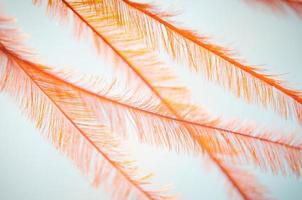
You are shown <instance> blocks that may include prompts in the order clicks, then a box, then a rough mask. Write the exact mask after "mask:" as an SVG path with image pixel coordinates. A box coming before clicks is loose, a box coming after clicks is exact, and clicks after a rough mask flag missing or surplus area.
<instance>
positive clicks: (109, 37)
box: [49, 1, 300, 197]
mask: <svg viewBox="0 0 302 200" xmlns="http://www.w3.org/2000/svg"><path fill="white" fill-rule="evenodd" d="M64 5H65V6H64ZM49 8H50V9H53V10H52V11H51V12H52V14H55V15H61V17H63V19H66V18H68V16H69V15H68V14H69V13H68V9H69V10H70V11H71V13H72V14H73V15H74V16H75V17H76V19H74V21H77V20H78V21H80V22H77V23H78V24H81V25H80V26H79V27H81V28H85V27H86V28H88V29H90V31H91V34H92V36H93V38H94V39H95V43H96V45H97V47H98V48H106V47H107V50H108V49H109V50H111V51H112V52H111V53H112V56H113V57H114V59H113V60H118V61H121V62H122V63H123V65H124V66H128V68H130V69H131V70H132V73H133V72H134V74H136V76H138V77H140V78H141V80H142V81H143V82H144V84H145V85H147V86H148V87H149V89H150V90H151V91H152V92H153V94H155V95H156V96H157V97H158V98H159V99H160V102H161V103H163V104H164V107H165V112H167V113H169V115H172V116H174V117H175V119H178V120H179V119H180V120H182V119H183V117H185V116H182V114H183V113H182V114H179V113H178V112H180V110H181V109H180V108H183V107H182V106H180V105H181V104H175V102H174V103H173V102H172V101H171V100H168V99H166V98H165V97H163V96H162V95H165V94H166V95H167V94H170V93H172V94H175V95H177V96H178V97H179V96H180V94H181V91H186V90H183V88H182V87H171V86H174V85H175V80H173V78H171V77H173V75H171V73H163V70H162V69H166V68H162V64H161V63H159V62H158V60H157V59H155V57H154V55H153V54H151V53H150V51H149V50H148V49H146V48H137V49H133V48H132V47H133V46H134V47H137V45H138V42H137V41H139V38H137V39H135V38H133V34H130V35H129V34H128V35H127V33H125V32H124V31H123V30H120V29H121V25H124V24H119V23H117V21H116V19H115V18H116V15H115V13H114V12H112V10H110V9H109V8H107V7H104V8H102V10H104V12H105V14H104V15H101V14H100V13H98V15H96V14H95V12H94V11H93V10H92V9H91V4H89V5H86V4H83V3H82V2H71V1H56V2H53V1H52V2H51V3H50V4H49ZM78 30H80V29H78ZM134 37H135V36H134ZM100 40H101V41H100ZM104 44H105V45H104ZM102 45H104V46H102ZM134 63H135V64H134ZM142 66H144V67H142ZM151 67H152V69H151ZM156 69H160V70H158V71H157V70H156ZM131 70H130V71H131ZM159 71H160V72H161V73H157V72H159ZM148 72H149V73H148ZM164 72H166V71H164ZM167 72H169V71H167ZM146 74H148V76H146ZM159 74H165V77H163V76H160V77H161V78H160V77H158V75H159ZM170 75H171V76H170ZM171 79H172V80H173V81H172V83H173V84H169V81H171ZM163 83H164V84H163ZM163 90H165V91H167V90H168V91H170V93H169V92H162V91H163ZM160 91H161V92H160ZM167 96H168V95H167ZM182 96H183V94H182ZM147 105H148V104H147ZM174 106H176V107H174ZM99 107H100V106H99ZM185 107H188V108H189V109H191V108H193V106H192V107H191V106H188V104H186V105H185ZM186 111H188V109H186ZM104 113H105V112H104ZM191 113H192V112H190V114H188V113H187V114H188V115H187V116H189V117H192V116H194V115H192V114H191ZM199 114H200V112H199ZM199 114H198V115H199ZM199 116H202V115H199ZM117 118H118V119H121V118H120V116H118V117H117ZM212 123H214V122H213V121H212ZM203 126H204V125H203ZM183 130H185V131H186V132H187V133H188V135H189V137H186V138H190V137H191V138H193V141H194V142H193V143H195V142H196V141H197V142H198V145H200V148H201V149H203V150H205V151H206V152H207V153H208V155H209V156H210V157H211V158H213V159H212V160H213V161H214V162H215V163H216V164H217V165H218V166H219V165H220V163H219V162H217V160H215V159H214V158H215V155H216V153H217V152H218V154H219V153H220V150H219V148H217V147H222V143H221V142H223V140H224V139H225V137H224V136H222V137H220V139H221V140H220V141H219V142H216V143H215V142H212V140H213V138H219V137H216V136H214V134H213V136H211V137H206V135H209V134H201V135H198V132H199V131H198V130H195V128H191V127H189V126H188V125H185V126H184V128H183ZM213 130H214V133H215V132H219V133H220V132H221V131H222V129H221V128H217V127H215V128H214V129H213V128H209V127H207V131H205V130H203V131H204V132H205V133H213ZM182 134H183V133H182ZM178 137H179V136H177V137H176V138H178ZM209 138H210V139H212V140H211V142H212V143H209ZM213 141H215V140H213ZM233 141H236V140H233ZM242 141H243V140H242ZM256 141H258V139H256ZM229 143H230V142H229V141H228V139H225V144H229ZM260 143H262V142H260ZM216 144H218V145H216ZM215 147H216V148H215ZM245 147H246V146H245ZM245 147H244V148H243V149H246V150H247V151H244V152H243V154H240V153H239V154H240V155H246V154H245V153H246V152H250V153H252V155H254V154H255V153H259V152H257V151H255V149H254V148H253V147H252V148H245ZM226 149H229V150H232V151H234V150H235V149H236V148H233V147H229V148H223V151H224V152H225V151H226ZM243 149H240V150H243ZM240 150H239V152H240ZM296 150H297V149H296ZM295 152H298V154H299V152H300V151H299V147H298V151H295ZM262 153H263V152H262ZM262 153H261V156H263V155H264V156H268V155H269V154H268V153H265V154H262ZM237 154H238V153H237ZM295 154H296V153H295ZM258 156H260V155H258ZM258 156H253V158H256V159H255V160H257V164H258V165H259V163H258V162H259V161H261V162H262V165H260V166H269V168H272V169H273V171H275V172H276V171H280V170H281V169H282V168H283V167H281V168H280V165H278V166H277V165H276V164H275V163H274V164H272V163H271V162H272V161H273V160H272V159H271V160H270V162H266V161H265V162H263V160H262V159H258V158H260V157H258ZM257 157H258V158H257ZM247 160H251V159H247ZM281 160H282V159H281ZM281 160H280V161H281ZM290 160H291V159H290ZM287 161H289V160H288V159H287ZM287 161H286V163H288V162H287ZM291 162H292V160H291ZM291 162H290V163H291ZM264 163H266V164H264ZM277 163H279V164H280V163H283V162H277ZM298 163H300V161H298ZM267 164H268V165H267ZM283 164H284V163H283ZM283 164H281V165H283ZM298 165H299V164H298ZM271 166H272V167H271ZM276 166H277V167H276ZM298 168H299V167H298ZM283 169H284V168H283ZM221 171H222V172H223V173H227V172H228V170H221ZM294 171H296V172H298V171H299V170H296V168H295V170H294ZM227 178H229V179H230V181H231V182H232V181H235V179H232V177H231V175H227ZM231 179H232V180H231ZM235 185H236V184H235ZM238 191H239V190H238ZM244 196H245V195H242V197H244Z"/></svg>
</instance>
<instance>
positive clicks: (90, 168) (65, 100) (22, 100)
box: [0, 18, 172, 199]
mask: <svg viewBox="0 0 302 200" xmlns="http://www.w3.org/2000/svg"><path fill="white" fill-rule="evenodd" d="M0 19H1V18H0ZM2 22H3V21H1V20H0V24H1V25H2V24H3V23H2ZM19 40H20V35H19V34H18V31H16V30H15V29H9V28H3V27H1V29H0V58H1V63H0V88H1V91H3V92H7V93H8V94H9V95H10V96H11V97H12V98H13V99H14V100H16V101H17V102H18V103H19V105H20V107H21V109H22V111H23V112H24V113H25V114H27V116H28V117H29V118H30V119H31V120H32V121H34V122H35V125H36V127H37V128H38V129H39V130H40V131H41V132H42V133H43V135H44V136H45V137H46V138H48V139H49V140H50V141H51V142H52V143H53V144H54V146H55V147H56V148H57V149H58V150H59V151H61V152H62V153H63V154H65V155H66V156H68V157H69V158H71V160H73V162H74V163H75V165H76V166H77V167H78V168H79V169H80V170H81V171H82V172H83V173H84V174H85V175H87V176H88V177H89V178H90V179H91V181H92V183H93V184H94V185H95V186H98V185H99V184H100V183H103V184H104V185H105V186H106V188H107V189H108V190H112V199H134V198H135V199H170V198H172V197H170V196H168V195H165V194H164V193H163V191H161V190H154V189H152V188H151V184H150V180H149V178H148V177H150V175H151V174H146V175H144V174H143V173H141V172H140V171H139V170H138V167H137V166H136V165H135V162H134V161H133V160H131V159H129V158H128V154H127V153H126V152H125V148H124V147H123V145H122V142H121V141H120V139H119V138H118V137H115V136H113V135H112V134H111V133H110V132H109V129H108V128H106V127H105V126H104V125H102V124H100V123H99V122H98V121H97V120H96V116H95V112H94V111H93V110H91V109H89V108H90V107H89V106H87V104H86V102H85V101H84V98H83V97H82V94H81V91H79V90H76V89H75V88H73V87H72V85H70V84H68V83H65V82H64V81H63V80H60V79H58V78H56V76H55V75H53V74H51V73H49V72H47V71H49V70H50V68H47V67H44V66H40V65H37V64H34V63H32V62H29V61H27V60H26V58H28V57H31V55H28V54H27V52H29V51H28V50H27V49H26V48H24V47H22V45H21V44H20V41H19Z"/></svg>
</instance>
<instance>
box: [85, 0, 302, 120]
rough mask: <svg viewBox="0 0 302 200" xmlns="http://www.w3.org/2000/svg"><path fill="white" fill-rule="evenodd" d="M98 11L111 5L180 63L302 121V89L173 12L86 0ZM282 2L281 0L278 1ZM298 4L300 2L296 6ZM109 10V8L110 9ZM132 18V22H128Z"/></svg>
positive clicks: (121, 0) (117, 0)
mask: <svg viewBox="0 0 302 200" xmlns="http://www.w3.org/2000/svg"><path fill="white" fill-rule="evenodd" d="M83 2H85V3H86V4H90V6H91V5H94V6H91V7H93V8H96V10H97V12H98V13H101V12H102V11H104V9H103V8H104V7H105V6H106V5H108V6H107V7H109V8H108V9H110V8H111V10H110V11H111V12H114V13H115V15H116V16H117V19H118V20H119V23H120V24H127V26H126V27H128V29H127V30H128V31H132V32H135V34H140V35H141V37H142V38H144V40H145V42H146V44H148V46H149V47H151V48H154V49H157V50H158V49H162V46H164V47H165V48H164V49H165V51H166V52H167V53H168V54H169V55H170V56H171V57H172V58H173V59H174V60H175V61H176V62H178V63H185V64H187V65H188V66H190V69H191V70H193V71H197V72H199V73H200V74H201V75H202V76H204V77H205V78H206V79H208V80H211V81H214V82H215V83H217V84H219V85H221V86H223V87H225V88H226V89H228V90H229V91H231V92H233V93H234V94H235V95H236V96H237V97H241V98H243V99H244V100H246V101H247V102H249V103H252V102H253V103H257V104H262V105H263V106H265V107H268V106H270V107H272V108H273V109H274V110H275V111H276V112H278V113H279V114H280V115H281V116H283V117H284V118H286V119H287V118H293V119H296V120H297V121H298V122H300V123H302V105H301V104H302V97H301V92H300V91H296V90H293V89H289V88H288V87H286V84H285V83H284V81H282V80H280V79H279V78H278V77H276V76H273V75H269V74H264V73H262V71H263V69H261V68H258V67H254V66H249V65H246V64H244V63H242V62H240V61H239V60H237V59H235V58H234V56H232V55H231V54H230V53H229V52H230V51H229V50H226V49H225V48H222V47H219V46H217V45H214V44H211V43H210V42H209V41H208V40H207V39H206V37H203V36H200V35H198V34H197V33H196V32H195V31H191V30H186V29H182V28H179V27H177V26H176V25H174V23H173V22H172V20H170V19H169V17H171V16H172V15H171V14H169V13H167V12H160V11H159V9H158V8H156V7H155V6H153V5H151V4H141V3H135V2H132V1H129V0H102V1H98V0H87V1H83ZM278 2H279V1H278ZM297 8H298V6H297ZM106 12H109V11H108V10H107V11H106ZM129 22H130V23H129Z"/></svg>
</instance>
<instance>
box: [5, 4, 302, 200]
mask: <svg viewBox="0 0 302 200" xmlns="http://www.w3.org/2000/svg"><path fill="white" fill-rule="evenodd" d="M243 1H244V0H228V1H223V0H198V1H197V0H196V1H192V0H191V1H188V0H174V1H173V0H167V1H164V2H161V3H162V4H164V5H163V8H165V9H167V10H175V9H176V10H181V11H182V13H183V14H182V15H181V16H179V17H177V19H178V21H182V22H183V24H184V25H186V26H187V27H193V28H194V29H196V30H198V31H199V32H200V33H204V34H206V35H210V36H212V37H213V40H214V39H215V40H214V41H215V42H217V43H219V44H223V45H225V46H229V47H232V48H234V49H236V50H237V51H238V52H240V55H241V57H242V58H245V60H246V61H248V63H252V64H261V65H265V68H266V69H269V72H272V73H273V74H284V75H283V79H285V80H287V81H289V82H290V85H291V86H292V87H294V88H298V89H299V88H300V89H302V79H301V77H302V71H301V67H302V59H301V56H302V39H301V36H302V19H299V18H298V17H296V16H295V15H294V14H292V13H289V14H288V15H277V14H274V13H272V12H271V11H270V10H269V9H265V8H262V7H250V6H248V5H247V4H245V3H244V2H243ZM0 12H1V13H2V12H4V13H6V14H8V15H10V16H14V17H17V19H18V22H17V23H18V26H19V27H20V28H21V29H22V30H23V31H24V32H25V33H28V34H29V35H30V38H29V40H28V45H29V46H31V47H33V48H35V49H36V52H37V53H38V56H39V58H40V60H41V62H43V63H45V64H48V65H51V66H56V67H72V68H77V69H79V70H84V71H87V72H97V71H98V69H99V65H103V62H102V61H101V60H100V58H99V57H98V56H96V54H95V52H94V50H93V48H91V45H90V44H87V43H85V42H84V41H80V42H75V38H74V34H73V32H72V30H71V28H70V27H69V26H66V25H64V26H62V25H61V24H60V23H57V21H56V20H51V19H49V17H47V16H46V15H45V8H44V7H34V6H32V4H31V1H30V0H0ZM196 89H198V91H202V92H201V94H200V95H201V96H202V97H203V98H202V103H203V104H204V105H205V106H207V107H208V109H209V110H210V111H211V112H213V113H216V114H219V115H222V116H224V117H226V118H230V117H240V118H242V117H244V118H246V119H250V120H253V121H256V122H258V123H259V124H262V125H267V126H269V127H272V126H274V127H278V128H280V129H282V130H294V129H295V130H298V131H297V134H300V135H301V134H302V132H301V129H300V128H299V127H298V126H296V125H295V123H293V122H284V121H283V120H281V119H280V118H279V117H278V116H277V115H275V114H274V113H273V112H271V111H267V110H264V109H262V108H259V107H257V106H251V105H246V104H245V103H243V102H241V101H238V100H236V99H235V98H233V97H232V96H227V93H226V92H224V91H223V90H221V89H217V88H216V90H212V86H208V85H206V86H203V87H202V89H200V88H196ZM221 99H223V101H222V100H221ZM133 151H134V154H135V157H137V158H138V159H139V160H140V162H141V165H142V166H145V167H147V168H149V169H150V170H152V171H155V172H156V174H157V176H158V178H157V179H156V180H157V182H159V183H160V184H167V183H173V184H174V191H175V193H179V194H180V195H181V197H183V199H221V200H223V199H227V192H226V191H227V189H226V187H225V185H226V184H225V182H224V178H223V176H222V175H221V174H220V173H219V172H217V171H216V169H215V167H214V166H213V165H211V164H207V163H209V161H208V160H207V159H204V160H203V159H200V158H196V157H195V158H194V157H190V156H184V155H180V156H179V155H176V154H174V153H169V152H160V151H158V150H156V149H153V148H151V147H147V148H146V147H145V148H143V147H140V148H139V150H138V149H135V148H134V150H133ZM0 161H1V162H0V199H1V200H38V199H39V200H40V199H45V200H54V199H62V200H63V199H64V200H69V199H70V200H71V199H72V200H84V199H85V200H94V199H95V200H96V199H108V195H107V193H105V192H104V191H103V190H102V189H94V188H92V187H91V186H90V185H89V183H88V181H86V180H85V178H83V177H82V175H81V174H80V173H79V172H78V171H77V169H75V167H74V166H73V165H72V164H71V162H70V161H69V160H68V159H66V158H65V157H63V156H62V155H60V154H59V153H58V152H57V151H56V150H55V149H54V148H53V147H52V146H51V144H49V143H48V142H47V141H45V140H44V139H43V138H42V137H40V135H39V133H38V132H37V131H36V130H35V129H34V127H33V125H32V123H31V122H29V121H28V120H26V119H25V117H24V116H23V115H22V114H21V113H20V110H19V109H18V108H17V106H16V105H15V104H14V103H13V101H12V100H11V99H10V98H9V97H8V96H6V95H4V94H1V95H0ZM253 172H254V173H256V174H257V175H258V177H259V179H260V181H262V182H263V184H264V185H265V186H267V188H268V189H269V190H270V192H271V193H272V195H273V196H274V197H276V198H277V199H293V200H295V199H297V200H298V199H302V181H301V178H300V179H299V180H298V179H296V178H294V177H293V176H290V177H287V178H282V177H281V176H278V177H273V176H272V175H271V174H265V173H262V172H259V171H258V170H255V169H254V170H253Z"/></svg>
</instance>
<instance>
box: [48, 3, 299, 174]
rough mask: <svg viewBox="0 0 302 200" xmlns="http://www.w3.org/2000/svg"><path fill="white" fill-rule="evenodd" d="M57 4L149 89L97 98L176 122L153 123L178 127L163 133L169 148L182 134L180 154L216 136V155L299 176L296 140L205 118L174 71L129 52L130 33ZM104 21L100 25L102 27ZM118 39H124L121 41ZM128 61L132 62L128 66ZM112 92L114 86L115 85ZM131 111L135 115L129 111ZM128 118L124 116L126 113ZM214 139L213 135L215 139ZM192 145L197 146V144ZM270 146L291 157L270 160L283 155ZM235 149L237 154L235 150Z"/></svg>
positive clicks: (143, 52) (76, 7)
mask: <svg viewBox="0 0 302 200" xmlns="http://www.w3.org/2000/svg"><path fill="white" fill-rule="evenodd" d="M59 2H61V1H58V2H57V3H55V2H52V5H51V7H50V8H53V9H55V13H56V14H58V13H59V12H61V15H62V13H63V17H64V16H65V17H66V18H67V14H66V13H68V12H66V10H64V11H63V12H62V9H65V8H66V6H65V7H64V4H67V5H68V6H69V8H70V9H73V10H71V11H72V13H73V12H74V13H76V15H77V16H76V17H78V15H79V16H80V17H82V18H80V20H84V23H87V24H86V26H88V27H90V28H91V29H92V30H93V32H92V34H93V35H92V36H93V37H98V38H101V39H102V38H103V37H104V40H105V41H108V43H109V44H110V45H111V46H110V48H111V49H112V51H114V53H115V54H116V55H112V56H115V57H114V59H113V60H119V59H121V58H122V59H123V61H120V62H122V63H123V64H124V65H123V66H122V67H121V68H120V70H127V69H129V68H130V69H131V70H132V74H135V75H136V76H138V77H140V78H141V79H142V80H143V83H144V84H145V85H147V86H148V87H149V90H150V91H151V93H148V92H147V91H146V88H145V90H142V88H141V85H143V84H141V82H139V80H138V81H137V83H134V86H133V87H134V88H133V89H132V91H129V90H126V91H124V89H117V92H113V94H111V92H110V91H108V90H105V92H104V91H103V92H102V91H99V94H98V95H101V96H104V95H105V96H109V97H110V96H111V97H113V98H114V99H115V100H118V101H122V102H124V103H126V104H130V105H131V106H132V108H134V107H135V109H134V110H136V108H139V111H143V110H144V111H143V112H147V113H148V114H151V115H155V116H157V117H159V120H158V122H157V124H160V123H159V121H167V120H170V122H173V121H174V122H176V124H173V125H168V124H165V125H162V126H161V125H157V126H158V127H161V128H160V129H159V130H163V131H162V133H165V134H167V131H165V127H169V130H172V131H173V130H177V129H178V130H180V131H173V132H174V134H172V135H167V138H176V140H174V141H173V142H171V143H170V144H175V143H177V140H179V138H178V137H180V135H183V138H180V139H181V140H184V141H186V140H187V139H189V140H188V141H189V142H188V143H186V142H185V143H184V145H180V146H179V147H177V148H176V149H178V150H180V149H181V150H182V151H183V150H185V149H183V147H188V150H189V151H196V150H197V151H199V147H198V145H199V143H200V142H201V141H200V140H201V139H200V135H203V134H201V133H208V134H204V135H208V136H203V137H205V138H206V139H204V141H205V142H204V143H208V141H209V140H211V138H216V139H213V140H211V144H212V145H213V146H216V148H214V149H215V150H213V152H220V153H223V152H224V151H225V152H229V153H230V152H233V153H234V152H235V154H236V155H237V154H238V153H237V152H241V153H242V155H246V154H249V155H253V158H254V159H255V162H256V163H257V165H260V166H262V167H263V168H266V169H272V171H273V172H278V171H280V170H281V171H282V170H284V169H285V168H286V167H285V166H286V165H287V164H288V166H291V165H292V166H295V167H293V168H292V169H293V171H294V172H295V173H296V174H297V175H299V174H300V168H301V159H299V154H300V153H301V141H300V140H299V139H297V138H295V137H294V136H290V135H287V136H283V137H282V136H281V134H277V133H272V132H270V131H266V130H261V129H260V128H257V127H256V126H255V125H252V126H247V125H242V126H241V125H240V123H239V122H236V121H234V122H232V123H226V122H223V121H221V120H219V119H218V118H213V117H210V116H209V115H208V114H207V113H205V112H204V111H203V110H202V109H201V108H200V107H198V106H197V105H195V104H192V103H193V102H192V101H191V99H190V95H189V94H190V91H188V90H187V89H186V88H185V87H183V86H182V85H181V84H180V83H179V82H178V81H177V77H175V74H173V71H171V70H169V68H167V67H166V66H165V64H163V63H161V62H160V61H159V60H158V59H157V57H156V55H154V54H152V53H150V51H148V49H136V50H137V51H135V50H132V46H135V47H137V46H138V45H139V44H137V40H138V39H135V37H134V38H133V36H132V35H131V36H129V35H128V34H127V33H123V32H122V31H120V32H119V31H118V30H116V29H118V28H120V26H118V27H117V28H116V25H114V24H107V20H108V18H107V17H108V16H107V15H105V16H103V18H102V16H99V15H98V16H95V15H94V14H93V13H94V11H93V10H91V9H90V7H85V5H82V4H81V3H79V2H77V3H74V4H69V3H67V2H65V1H63V2H65V3H64V4H61V3H59ZM67 8H68V7H67ZM79 13H83V14H82V15H80V14H79ZM78 18H79V17H78ZM86 19H87V20H86ZM73 21H76V19H74V20H73ZM103 21H105V22H104V23H102V22H103ZM120 38H123V39H122V40H121V39H120ZM102 40H103V39H102ZM132 40H133V41H132ZM109 41H110V42H109ZM124 41H126V42H124ZM131 41H132V42H131ZM101 42H102V41H98V43H97V44H99V45H102V46H103V47H102V48H106V44H104V42H103V43H101ZM107 46H108V45H107ZM107 51H110V49H107ZM114 53H113V54H114ZM144 58H149V59H144ZM129 60H131V62H130V61H129ZM125 63H126V64H125ZM118 64H119V63H118ZM125 66H126V67H125ZM131 70H130V72H129V71H126V73H125V74H131ZM133 72H134V73H133ZM125 79H126V80H127V81H126V83H128V82H131V81H133V79H134V78H133V77H130V78H129V77H128V78H127V77H126V78H125ZM92 82H95V81H92ZM101 87H102V88H110V89H111V90H114V83H110V84H109V85H108V86H104V85H102V86H101ZM117 88H119V86H118V87H117ZM122 91H124V92H122ZM142 92H143V93H142ZM154 94H155V95H154ZM184 94H186V95H184ZM187 94H188V95H187ZM123 97H127V98H123ZM138 99H139V100H138ZM171 99H174V100H176V101H177V103H176V102H174V101H172V100H171ZM181 99H185V100H184V102H183V103H179V102H182V100H181ZM93 104H96V103H93ZM99 107H105V106H99ZM106 107H108V108H110V106H106ZM132 108H131V109H132ZM101 113H118V112H113V110H110V112H105V111H102V112H101ZM131 113H134V112H133V111H131ZM118 114H119V113H118ZM112 116H114V114H112ZM127 117H129V115H128V116H127ZM127 117H125V118H123V116H122V115H117V116H115V117H111V118H110V120H109V119H108V120H107V121H111V120H113V121H114V119H122V120H120V121H121V122H122V121H127ZM140 117H142V115H141V114H139V117H137V116H133V120H132V121H133V122H137V121H140V120H139V118H140ZM120 121H118V122H117V123H120ZM143 121H145V120H143ZM146 121H148V119H146ZM149 121H151V120H149ZM177 122H178V124H179V123H184V124H182V125H185V126H191V127H189V129H190V130H187V128H183V126H179V125H177ZM113 124H114V123H113ZM145 124H149V123H145ZM153 126H154V124H153V125H150V126H148V128H142V127H141V126H137V125H135V128H134V129H136V130H141V129H143V130H152V129H153V128H152V127H153ZM155 126H156V125H155ZM110 127H111V128H112V129H113V130H114V129H115V128H114V125H111V126H110ZM170 127H181V128H176V129H173V128H170ZM123 129H124V130H127V127H123ZM134 129H133V130H134ZM131 130H132V129H131ZM114 132H119V131H118V130H114ZM147 132H148V131H147ZM139 133H140V132H139ZM139 133H138V134H139ZM215 135H217V137H216V136H215ZM222 135H223V136H222ZM152 137H153V136H152ZM224 137H229V138H228V139H226V140H225V145H222V144H223V140H224ZM233 137H234V138H233ZM190 138H191V139H190ZM219 138H220V139H219ZM237 139H239V141H237ZM145 140H146V141H147V140H148V141H149V142H150V141H153V140H154V138H153V139H152V138H148V139H145ZM162 140H163V141H166V140H167V139H166V138H161V139H160V138H159V140H158V141H154V142H153V143H155V144H156V143H159V142H160V141H162ZM196 141H197V143H198V144H196ZM215 141H216V142H215ZM231 141H233V142H231ZM251 141H255V142H256V143H258V142H259V145H264V146H262V147H261V148H256V147H255V146H257V144H255V143H253V144H252V143H251ZM228 143H230V144H234V145H233V147H230V148H227V146H228V145H227V144H228ZM235 143H236V144H235ZM241 143H243V144H244V145H243V146H242V144H241ZM203 145H205V144H203ZM267 145H268V146H267ZM165 146H168V147H169V148H170V149H171V148H172V149H175V147H171V146H170V145H165ZM181 146H183V147H181ZM265 146H266V147H265ZM242 147H244V148H242ZM274 147H277V149H279V150H281V149H283V150H285V152H287V150H289V151H288V152H289V153H290V154H288V155H287V156H285V157H284V158H286V157H287V159H285V160H283V159H281V160H279V161H276V162H274V159H273V157H276V156H277V157H278V155H285V154H283V153H281V152H278V153H277V152H275V153H273V152H274V151H273V149H275V148H274ZM238 148H239V149H240V150H238ZM219 149H220V150H219ZM227 149H229V150H227ZM234 149H237V150H234ZM265 149H266V150H265ZM269 149H271V150H269ZM279 150H277V151H279ZM283 150H282V151H283ZM248 152H249V153H248ZM264 152H269V153H264ZM286 154H287V153H286ZM289 155H290V156H289ZM263 156H264V157H265V158H264V157H263ZM266 156H268V157H266ZM271 156H273V157H271ZM292 156H293V157H294V158H296V159H292V158H293V157H292ZM270 157H271V158H270ZM246 160H251V159H249V157H246ZM283 161H286V162H283ZM292 162H293V163H292ZM260 163H261V164H260ZM282 163H283V164H282ZM276 164H277V165H276ZM284 164H285V165H284ZM297 166H299V167H297Z"/></svg>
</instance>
